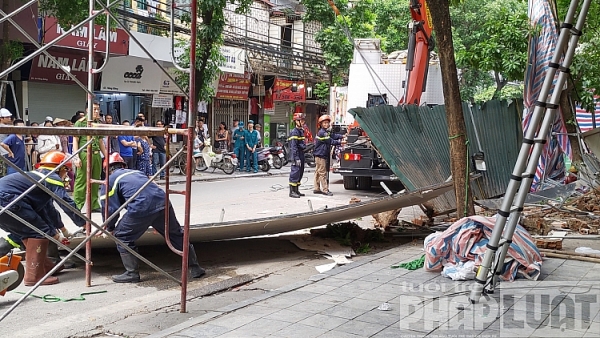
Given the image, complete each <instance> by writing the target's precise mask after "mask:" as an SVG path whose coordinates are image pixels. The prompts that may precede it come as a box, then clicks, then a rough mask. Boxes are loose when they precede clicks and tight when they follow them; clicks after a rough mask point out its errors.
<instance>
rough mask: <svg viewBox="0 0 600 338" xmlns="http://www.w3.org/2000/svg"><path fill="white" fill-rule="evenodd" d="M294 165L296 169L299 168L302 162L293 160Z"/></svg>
mask: <svg viewBox="0 0 600 338" xmlns="http://www.w3.org/2000/svg"><path fill="white" fill-rule="evenodd" d="M294 165H295V166H296V167H300V166H302V161H300V160H295V161H294Z"/></svg>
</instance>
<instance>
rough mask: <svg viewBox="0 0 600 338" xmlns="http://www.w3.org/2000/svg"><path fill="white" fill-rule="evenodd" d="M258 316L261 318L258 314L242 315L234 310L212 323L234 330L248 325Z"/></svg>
mask: <svg viewBox="0 0 600 338" xmlns="http://www.w3.org/2000/svg"><path fill="white" fill-rule="evenodd" d="M258 318H260V316H258V315H240V314H237V313H235V312H234V313H231V314H227V315H225V316H222V317H219V318H217V319H213V320H211V321H210V325H217V326H222V327H226V328H229V329H231V330H233V329H237V328H238V327H240V326H243V325H246V324H248V323H250V322H251V321H254V320H257V319H258Z"/></svg>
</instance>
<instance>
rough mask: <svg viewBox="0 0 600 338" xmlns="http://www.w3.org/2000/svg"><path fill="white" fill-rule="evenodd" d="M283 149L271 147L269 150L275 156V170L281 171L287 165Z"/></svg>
mask: <svg viewBox="0 0 600 338" xmlns="http://www.w3.org/2000/svg"><path fill="white" fill-rule="evenodd" d="M284 151H285V150H284V149H283V147H271V148H269V152H270V153H271V155H273V168H275V169H281V168H282V167H283V166H284V165H285V164H284V161H285V162H286V163H287V161H286V160H285V153H284Z"/></svg>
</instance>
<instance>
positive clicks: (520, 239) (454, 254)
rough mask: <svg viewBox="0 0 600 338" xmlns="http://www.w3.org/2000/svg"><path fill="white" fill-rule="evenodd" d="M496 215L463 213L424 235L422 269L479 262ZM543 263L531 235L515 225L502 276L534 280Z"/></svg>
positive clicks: (476, 263) (512, 278) (509, 278)
mask: <svg viewBox="0 0 600 338" xmlns="http://www.w3.org/2000/svg"><path fill="white" fill-rule="evenodd" d="M495 220H496V219H495V217H482V216H471V217H465V218H462V219H460V220H458V221H457V222H455V223H454V224H452V226H450V227H449V228H448V229H447V230H446V231H444V232H437V233H435V234H431V235H429V236H428V237H427V238H426V239H425V270H427V271H441V270H442V269H443V267H444V265H448V264H451V265H458V264H459V263H461V262H467V261H474V262H475V266H480V265H481V263H482V261H483V256H484V254H485V251H486V244H487V243H488V240H489V238H490V237H491V235H492V230H493V228H494V223H495ZM541 267H542V256H541V254H540V252H539V250H538V249H537V247H536V246H535V241H534V240H533V238H532V237H531V235H530V234H529V233H528V232H527V231H526V230H525V228H523V227H522V226H520V225H517V228H516V230H515V233H514V236H513V239H512V243H511V244H510V247H509V249H508V253H507V256H506V259H505V260H504V264H503V268H502V271H501V278H502V279H503V280H505V281H513V280H515V278H517V277H523V278H527V279H532V280H537V278H538V277H539V275H540V270H541Z"/></svg>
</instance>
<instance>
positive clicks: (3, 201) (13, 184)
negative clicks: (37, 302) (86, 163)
mask: <svg viewBox="0 0 600 338" xmlns="http://www.w3.org/2000/svg"><path fill="white" fill-rule="evenodd" d="M59 165H62V166H61V168H60V169H59V170H58V171H56V172H55V173H53V174H51V175H49V176H48V177H47V178H45V179H44V180H43V181H42V182H41V184H43V185H44V186H45V187H46V188H48V189H49V190H50V191H52V192H53V193H54V194H55V195H57V196H58V198H60V199H62V200H63V201H65V202H67V203H68V204H69V205H70V206H71V207H73V208H75V209H76V208H77V206H76V205H75V202H74V201H73V199H71V197H70V196H69V195H68V193H67V191H66V190H65V184H64V180H65V177H67V172H68V171H69V170H71V168H72V166H71V162H67V161H66V155H65V154H64V153H62V152H60V151H51V152H48V153H46V154H45V155H44V157H43V158H42V159H41V161H40V166H39V168H38V169H37V170H34V171H29V172H27V175H28V176H30V177H32V178H34V179H35V180H36V181H39V180H40V179H42V178H44V176H46V175H47V174H49V173H50V171H52V170H54V169H55V168H56V167H57V166H59ZM33 185H34V183H33V182H31V180H29V179H27V178H26V177H24V176H22V175H21V174H19V173H15V174H11V175H7V176H4V177H3V178H1V179H0V205H1V206H2V207H6V206H7V205H8V204H9V203H10V202H12V201H13V200H15V199H16V198H17V197H19V196H20V195H21V194H22V193H23V192H25V191H27V190H28V189H29V188H30V187H32V186H33ZM61 208H62V209H63V211H64V212H65V213H66V214H67V216H69V218H71V220H72V221H73V222H74V223H75V224H76V225H77V226H83V225H85V220H83V219H82V218H81V217H79V216H78V215H77V214H75V213H74V212H72V211H71V210H69V209H68V208H66V207H64V206H63V205H61ZM8 210H10V211H11V212H12V213H14V214H15V215H17V216H18V217H20V218H22V219H23V220H25V221H27V222H28V223H30V224H31V225H33V226H35V227H36V228H38V229H39V230H41V231H42V232H44V233H45V234H46V235H48V236H50V237H53V238H55V239H57V240H60V239H62V237H63V236H62V233H61V231H60V230H58V229H61V228H64V224H63V222H62V220H61V218H60V214H59V213H58V211H57V210H56V208H55V207H54V204H53V199H52V196H50V195H49V194H48V193H46V192H45V191H43V190H42V189H40V188H39V187H36V188H35V189H33V190H31V191H30V192H29V193H27V194H26V195H25V196H24V197H23V198H21V199H20V200H19V201H18V202H16V203H15V204H14V205H12V206H11V207H10V208H9V209H8ZM0 229H2V230H4V231H6V232H8V233H10V234H12V235H14V237H15V238H19V239H20V240H21V241H22V243H23V244H24V245H25V251H26V256H27V267H26V272H25V278H24V283H25V285H26V286H32V285H35V284H36V283H37V282H39V281H40V280H41V279H42V277H44V276H45V275H46V273H47V272H48V271H50V270H51V269H52V268H54V264H53V263H52V262H51V261H50V260H49V259H48V256H47V250H48V243H49V240H48V239H47V238H46V237H44V236H43V235H41V234H39V233H37V232H36V231H34V230H33V229H31V228H29V227H28V226H26V225H24V224H23V223H21V222H20V221H19V220H17V219H16V218H14V217H13V216H11V215H9V214H8V213H6V212H5V213H2V214H0ZM57 272H58V271H57ZM56 283H58V278H56V277H49V278H47V279H46V280H45V281H44V282H43V283H42V285H50V284H56Z"/></svg>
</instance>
